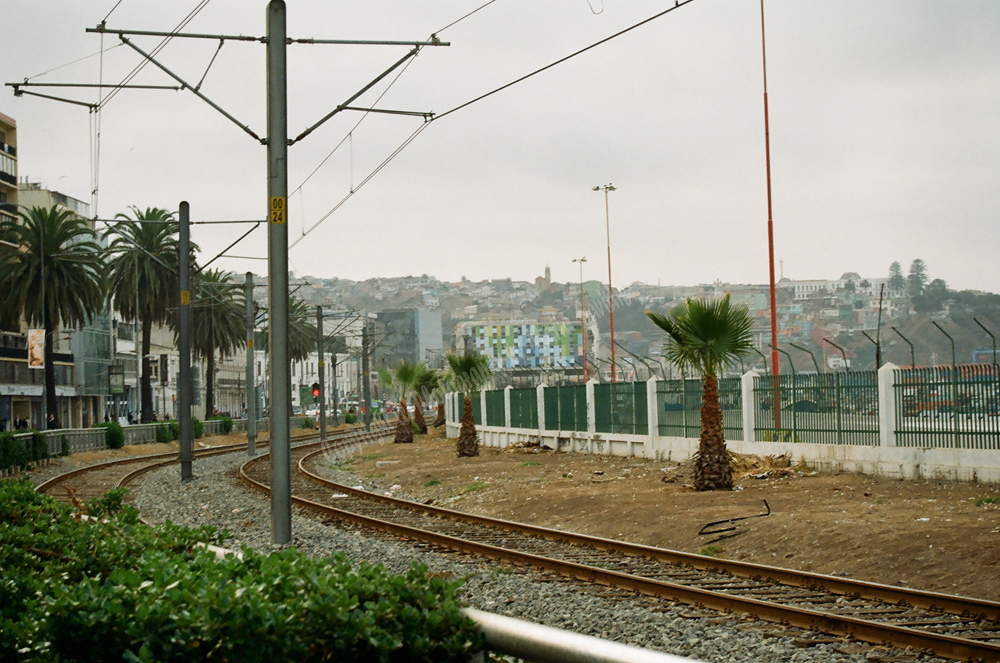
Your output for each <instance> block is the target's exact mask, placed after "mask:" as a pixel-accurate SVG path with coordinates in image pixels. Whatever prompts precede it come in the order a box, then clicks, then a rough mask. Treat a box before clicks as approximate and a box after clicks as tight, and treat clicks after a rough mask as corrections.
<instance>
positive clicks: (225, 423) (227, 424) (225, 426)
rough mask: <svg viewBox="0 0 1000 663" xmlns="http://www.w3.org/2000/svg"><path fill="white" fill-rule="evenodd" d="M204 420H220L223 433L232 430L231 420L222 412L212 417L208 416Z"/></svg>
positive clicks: (226, 433)
mask: <svg viewBox="0 0 1000 663" xmlns="http://www.w3.org/2000/svg"><path fill="white" fill-rule="evenodd" d="M205 421H221V422H222V434H223V435H229V433H231V432H232V431H233V420H232V419H231V418H230V417H227V416H226V415H224V414H217V415H215V416H214V417H209V418H208V419H206V420H205Z"/></svg>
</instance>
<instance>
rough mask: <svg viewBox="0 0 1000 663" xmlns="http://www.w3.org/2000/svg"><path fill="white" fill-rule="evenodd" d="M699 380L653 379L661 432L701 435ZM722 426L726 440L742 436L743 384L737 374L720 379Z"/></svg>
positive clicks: (700, 387)
mask: <svg viewBox="0 0 1000 663" xmlns="http://www.w3.org/2000/svg"><path fill="white" fill-rule="evenodd" d="M703 389H704V385H703V384H702V381H701V380H696V379H691V378H688V379H685V380H658V381H657V383H656V407H657V428H658V429H659V431H658V433H659V434H660V435H671V436H675V437H699V436H700V435H701V395H702V390H703ZM719 405H720V406H721V407H722V429H723V432H724V433H725V436H726V439H727V440H742V439H743V385H742V382H741V381H740V378H720V379H719Z"/></svg>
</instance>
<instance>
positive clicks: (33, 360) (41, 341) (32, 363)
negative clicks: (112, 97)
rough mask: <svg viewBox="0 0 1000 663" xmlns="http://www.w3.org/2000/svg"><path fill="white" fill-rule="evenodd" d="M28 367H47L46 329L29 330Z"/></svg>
mask: <svg viewBox="0 0 1000 663" xmlns="http://www.w3.org/2000/svg"><path fill="white" fill-rule="evenodd" d="M28 368H45V330H44V329H29V330H28Z"/></svg>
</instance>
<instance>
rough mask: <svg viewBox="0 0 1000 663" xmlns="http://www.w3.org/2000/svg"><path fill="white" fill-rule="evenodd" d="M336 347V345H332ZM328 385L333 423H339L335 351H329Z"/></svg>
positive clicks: (336, 424) (335, 424)
mask: <svg viewBox="0 0 1000 663" xmlns="http://www.w3.org/2000/svg"><path fill="white" fill-rule="evenodd" d="M334 347H336V346H334ZM330 387H331V391H330V394H331V399H330V400H331V402H332V403H333V425H334V426H339V425H340V400H339V399H338V398H337V353H336V352H331V353H330Z"/></svg>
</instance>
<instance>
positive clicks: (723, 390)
mask: <svg viewBox="0 0 1000 663" xmlns="http://www.w3.org/2000/svg"><path fill="white" fill-rule="evenodd" d="M719 405H721V406H722V430H723V432H724V433H725V436H726V439H727V440H742V439H743V379H742V378H719ZM700 418H701V417H700V415H699V419H700Z"/></svg>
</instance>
